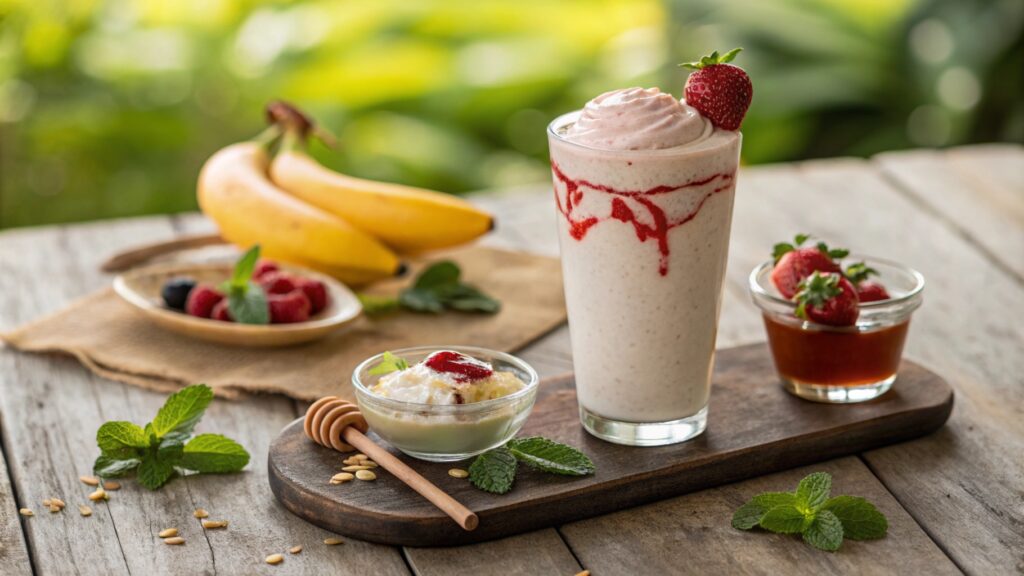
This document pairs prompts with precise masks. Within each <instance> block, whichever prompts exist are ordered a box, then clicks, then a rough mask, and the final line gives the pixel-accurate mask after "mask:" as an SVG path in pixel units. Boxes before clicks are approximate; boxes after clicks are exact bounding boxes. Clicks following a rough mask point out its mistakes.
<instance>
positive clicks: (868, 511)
mask: <svg viewBox="0 0 1024 576" xmlns="http://www.w3.org/2000/svg"><path fill="white" fill-rule="evenodd" d="M831 489H832V477H831V476H830V475H828V474H826V473H824V472H815V473H814V474H810V475H808V476H806V477H805V478H804V479H803V480H801V481H800V484H799V486H797V489H796V491H795V492H765V493H763V494H759V495H757V496H754V497H753V498H751V499H750V501H749V502H747V503H746V504H744V505H743V506H740V508H739V509H738V510H736V512H735V513H734V514H733V517H732V526H733V528H737V529H739V530H750V529H752V528H754V527H756V526H760V527H761V528H763V529H765V530H768V531H770V532H778V533H783V534H797V533H799V534H802V535H803V539H804V541H805V542H807V543H808V544H810V545H811V546H814V547H815V548H819V549H821V550H825V551H828V552H834V551H836V550H838V549H839V547H840V546H841V545H842V543H843V538H849V539H851V540H870V539H876V538H882V537H884V536H885V534H886V532H887V530H888V527H889V522H888V520H886V518H885V515H884V514H882V513H881V512H879V511H878V509H877V508H875V506H874V505H873V504H871V503H870V502H868V501H867V500H865V499H864V498H859V497H856V496H836V497H835V498H829V492H830V491H831Z"/></svg>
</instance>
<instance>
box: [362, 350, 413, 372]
mask: <svg viewBox="0 0 1024 576" xmlns="http://www.w3.org/2000/svg"><path fill="white" fill-rule="evenodd" d="M408 367H409V363H408V362H406V361H405V358H402V357H401V356H395V355H394V354H392V353H391V352H385V353H384V354H383V355H382V356H381V358H380V362H379V363H377V365H376V366H374V367H373V368H370V370H369V371H368V372H367V374H369V375H371V376H381V375H383V374H390V373H392V372H398V371H399V370H405V369H406V368H408Z"/></svg>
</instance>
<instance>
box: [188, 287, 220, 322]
mask: <svg viewBox="0 0 1024 576" xmlns="http://www.w3.org/2000/svg"><path fill="white" fill-rule="evenodd" d="M223 299H224V294H222V293H221V292H220V291H218V290H217V289H216V288H214V287H213V286H210V285H209V284H199V285H198V286H196V287H195V288H193V289H192V290H191V291H190V292H189V293H188V300H186V301H185V313H186V314H190V315H192V316H198V317H200V318H209V317H210V314H212V313H213V307H214V306H216V305H217V303H218V302H220V301H221V300H223Z"/></svg>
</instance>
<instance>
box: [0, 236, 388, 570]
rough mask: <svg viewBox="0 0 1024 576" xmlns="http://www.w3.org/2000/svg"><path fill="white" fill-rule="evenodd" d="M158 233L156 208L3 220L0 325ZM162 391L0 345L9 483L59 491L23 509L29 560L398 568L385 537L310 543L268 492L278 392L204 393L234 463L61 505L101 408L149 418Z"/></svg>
mask: <svg viewBox="0 0 1024 576" xmlns="http://www.w3.org/2000/svg"><path fill="white" fill-rule="evenodd" d="M171 233H172V230H171V228H170V226H169V225H168V224H167V221H166V220H165V219H145V220H129V221H121V222H116V223H104V224H95V225H88V226H82V227H74V228H61V229H40V230H30V231H18V232H10V233H5V234H4V235H3V236H2V237H0V238H2V240H0V254H2V256H0V261H2V262H3V263H4V265H5V270H4V272H5V274H4V275H3V278H0V290H2V291H3V293H4V294H6V295H13V294H17V295H18V296H19V297H18V298H6V299H5V300H3V301H0V302H2V303H0V306H2V310H3V314H2V323H3V327H5V328H6V327H10V326H12V325H14V324H16V323H19V322H22V321H26V320H28V319H30V318H33V317H35V316H37V315H39V314H41V313H44V312H48V311H52V310H53V309H55V308H58V307H59V306H61V305H63V304H64V303H66V302H67V301H68V300H69V299H71V298H73V297H77V296H78V295H81V294H83V293H85V292H87V291H89V290H92V289H94V288H96V287H98V286H100V285H102V284H104V283H106V282H108V281H109V279H108V278H105V277H102V276H100V275H99V274H98V273H97V272H96V265H97V263H98V262H99V261H100V260H101V259H102V258H103V257H104V256H105V255H107V254H108V253H110V252H111V251H113V250H114V249H116V248H120V247H124V246H130V245H132V244H133V243H135V242H138V241H140V239H160V238H161V237H168V236H170V235H171ZM162 402H163V396H162V395H160V394H154V393H151V392H147V391H144V390H140V389H137V388H134V387H128V386H123V385H120V384H115V383H111V382H106V381H102V380H99V379H97V378H95V377H92V376H91V375H89V374H88V373H87V372H86V371H85V370H83V369H82V368H81V367H80V366H77V364H76V363H74V362H73V361H70V360H67V359H63V358H46V357H33V356H28V355H19V354H15V353H14V352H11V351H9V350H3V351H0V411H2V413H3V415H4V426H5V439H6V445H7V448H8V449H9V452H8V453H7V454H8V457H9V459H10V462H11V467H12V469H13V470H14V471H15V481H16V482H18V489H19V494H20V495H22V498H23V499H24V500H25V501H27V502H40V501H41V500H42V499H43V498H46V497H49V496H59V497H61V498H63V499H64V500H65V501H66V502H67V503H68V505H69V506H68V509H66V510H65V511H64V512H62V513H60V514H53V515H50V514H49V513H48V512H47V513H45V514H42V513H39V511H37V516H36V517H35V518H33V519H32V522H29V523H26V531H27V534H28V536H29V539H30V543H31V545H32V549H33V553H34V561H35V568H36V571H37V573H40V574H63V573H68V572H69V571H74V572H79V573H83V574H101V573H102V574H123V573H136V574H162V573H189V574H191V573H215V572H216V573H225V574H232V573H236V574H253V573H263V572H266V573H271V572H272V573H274V574H280V573H282V572H288V573H303V572H306V573H320V572H322V571H329V572H331V573H338V574H365V573H368V572H373V573H381V574H407V573H408V570H407V568H406V566H405V563H404V561H403V560H402V558H401V556H400V554H399V552H398V551H397V550H395V549H393V548H388V547H379V546H373V545H369V544H364V543H359V542H350V543H347V544H346V545H344V546H338V547H327V546H324V545H323V544H322V539H323V538H324V537H325V536H327V535H328V533H326V532H324V531H322V530H319V529H317V528H315V527H313V526H310V525H309V524H307V523H305V522H302V521H301V520H299V519H297V518H294V517H293V516H292V515H290V514H288V513H287V512H286V511H285V510H284V509H283V508H281V507H280V506H277V505H276V504H275V502H274V500H273V498H272V497H271V496H270V494H269V487H268V486H267V482H266V476H265V467H264V462H263V458H264V455H265V454H266V449H267V445H268V444H269V441H270V439H271V438H273V437H274V436H275V435H276V434H277V432H278V430H279V429H280V428H281V426H283V425H284V424H285V423H287V422H288V421H290V420H292V419H293V418H294V417H295V415H296V413H295V410H294V405H293V403H291V402H290V401H288V400H286V399H282V398H250V399H247V400H245V401H243V402H239V403H233V404H232V403H227V402H222V401H217V402H215V403H214V404H213V406H212V407H211V408H210V411H209V415H208V416H207V419H206V421H205V422H204V423H202V424H201V425H200V429H201V430H203V431H214V430H215V431H217V432H220V433H224V434H227V435H229V436H232V437H235V438H238V439H240V440H241V441H242V443H243V444H244V445H245V446H246V447H247V448H248V449H249V450H250V452H251V453H252V454H253V456H254V460H253V462H252V464H251V465H250V466H249V468H248V469H247V470H246V471H245V472H243V473H241V474H237V475H230V476H199V477H191V478H187V479H178V480H175V481H172V482H171V483H170V484H168V485H167V486H165V487H164V488H163V489H161V490H159V491H156V492H149V491H146V490H144V489H142V488H140V487H139V486H138V485H137V484H135V483H134V482H133V481H130V480H129V481H126V482H124V488H123V489H122V490H120V491H118V492H114V493H112V498H111V500H110V502H109V503H106V504H103V503H101V504H95V505H93V508H94V510H95V512H94V514H93V516H91V517H89V518H83V517H81V516H79V514H78V512H77V509H76V507H75V506H76V505H77V504H79V503H86V498H85V496H86V494H88V492H89V490H90V488H88V487H87V486H84V485H83V484H81V483H80V482H79V481H78V476H79V475H80V474H84V473H87V472H88V470H89V469H90V468H91V464H92V459H93V458H94V457H95V455H96V447H95V440H94V434H95V430H96V429H97V428H98V427H99V425H100V424H101V423H102V422H104V421H105V420H109V419H131V420H136V421H142V420H145V419H149V418H151V417H152V415H153V414H155V412H156V410H157V409H158V408H159V406H160V405H161V404H162ZM197 506H201V507H204V508H207V509H208V510H209V511H210V512H211V514H212V515H214V517H217V518H220V519H226V520H229V521H230V522H231V524H230V526H229V528H228V529H227V530H222V531H217V532H204V531H203V530H202V529H201V528H200V527H199V525H198V522H197V521H196V520H195V519H194V518H192V516H191V513H192V511H193V510H194V509H195V508H196V507H197ZM169 526H175V527H177V528H179V530H180V531H181V534H182V535H183V536H184V537H185V538H186V544H185V546H182V547H171V546H166V545H164V544H163V543H162V542H160V539H159V538H158V537H157V536H156V532H158V531H159V530H161V529H162V528H166V527H169ZM295 544H303V545H304V546H305V551H304V552H303V553H302V554H301V555H299V556H295V557H292V556H289V557H288V559H286V561H285V564H283V565H281V566H278V567H271V566H269V565H266V564H265V563H264V562H263V559H264V558H265V557H266V556H267V555H268V554H270V553H273V552H280V551H284V550H286V549H287V548H289V547H290V546H293V545H295Z"/></svg>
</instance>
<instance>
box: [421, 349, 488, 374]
mask: <svg viewBox="0 0 1024 576" xmlns="http://www.w3.org/2000/svg"><path fill="white" fill-rule="evenodd" d="M423 363H424V364H426V366H427V368H430V369H431V370H433V371H434V372H438V373H441V374H453V375H454V376H455V380H456V381H458V382H472V381H474V380H483V379H484V378H490V376H491V375H492V374H494V370H491V367H490V366H488V365H487V364H485V363H484V362H481V361H479V360H477V359H476V358H470V357H469V356H466V355H465V354H459V353H458V352H452V351H451V350H441V351H440V352H434V353H433V354H431V355H430V356H427V358H426V360H424V361H423Z"/></svg>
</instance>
